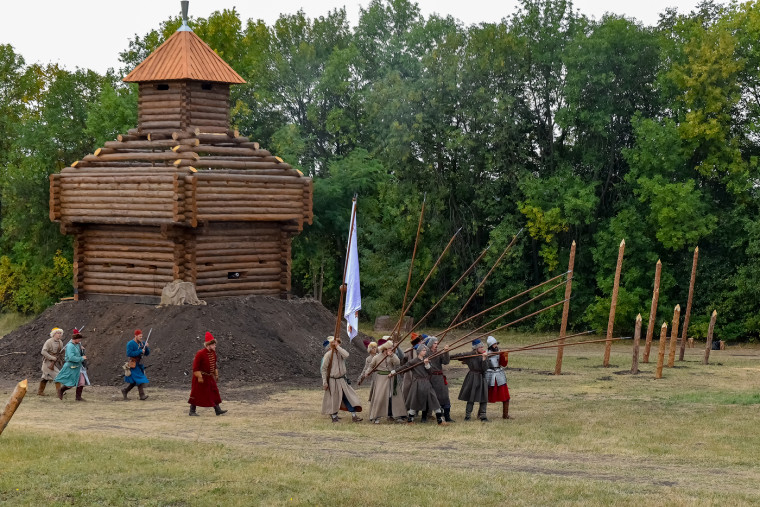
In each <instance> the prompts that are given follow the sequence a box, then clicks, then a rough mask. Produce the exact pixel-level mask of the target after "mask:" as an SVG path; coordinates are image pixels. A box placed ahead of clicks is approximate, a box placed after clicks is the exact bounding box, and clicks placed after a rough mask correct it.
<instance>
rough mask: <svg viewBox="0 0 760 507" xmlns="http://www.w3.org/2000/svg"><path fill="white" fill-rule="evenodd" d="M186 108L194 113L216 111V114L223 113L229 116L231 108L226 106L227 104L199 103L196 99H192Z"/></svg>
mask: <svg viewBox="0 0 760 507" xmlns="http://www.w3.org/2000/svg"><path fill="white" fill-rule="evenodd" d="M185 109H186V110H187V111H188V112H190V113H191V114H193V113H214V114H223V115H225V116H229V113H230V109H229V108H228V107H226V105H225V104H220V103H216V104H198V103H196V102H194V101H190V102H189V103H188V104H187V105H186V106H185Z"/></svg>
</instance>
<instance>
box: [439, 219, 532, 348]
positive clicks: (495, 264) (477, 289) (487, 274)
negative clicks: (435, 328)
mask: <svg viewBox="0 0 760 507" xmlns="http://www.w3.org/2000/svg"><path fill="white" fill-rule="evenodd" d="M522 231H523V228H521V229H520V230H519V231H517V234H515V235H514V237H513V238H512V241H510V242H509V244H508V245H507V248H505V249H504V251H503V252H502V253H501V255H500V256H499V258H498V259H496V262H494V263H493V266H491V269H490V270H489V271H488V273H486V276H484V277H483V279H482V280H481V281H480V283H479V284H478V286H477V287H475V290H474V291H472V294H471V295H470V297H469V298H468V299H467V301H466V302H465V304H464V305H462V309H461V310H459V313H457V314H456V315H455V316H454V318H453V319H451V323H450V324H449V327H448V328H447V329H446V330H445V331H444V332H443V333H441V335H440V336H439V337H438V344H439V346H440V343H441V341H443V339H444V338H446V333H447V332H448V331H449V329H451V328H452V326H453V325H454V323H455V322H456V321H457V319H458V318H459V317H461V315H462V313H463V312H464V309H465V308H467V305H469V304H470V301H472V299H473V298H474V297H475V295H476V294H477V293H478V291H479V290H480V288H481V287H483V284H485V283H486V280H488V277H489V276H491V273H493V272H494V270H495V269H496V266H498V265H499V263H500V262H501V260H502V259H503V258H504V256H505V255H507V252H509V251H510V250H511V249H512V246H514V244H515V243H516V242H517V237H518V236H519V235H520V233H522Z"/></svg>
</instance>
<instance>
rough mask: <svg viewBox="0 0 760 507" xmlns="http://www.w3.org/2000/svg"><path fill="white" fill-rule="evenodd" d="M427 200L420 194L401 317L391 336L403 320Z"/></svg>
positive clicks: (398, 328)
mask: <svg viewBox="0 0 760 507" xmlns="http://www.w3.org/2000/svg"><path fill="white" fill-rule="evenodd" d="M426 201H427V194H423V196H422V208H421V209H420V219H419V220H418V222H417V235H416V236H415V237H414V248H413V249H412V261H411V262H410V263H409V274H408V275H407V277H406V290H404V300H403V301H402V302H401V318H399V320H398V322H397V323H396V325H395V326H394V327H393V330H392V331H391V336H393V335H394V334H395V333H396V332H398V331H400V330H401V325H402V324H403V321H404V309H405V308H406V298H407V296H408V295H409V286H410V285H411V283H412V272H413V271H414V258H415V257H416V256H417V245H418V243H419V241H420V231H421V230H422V217H423V216H425V202H426Z"/></svg>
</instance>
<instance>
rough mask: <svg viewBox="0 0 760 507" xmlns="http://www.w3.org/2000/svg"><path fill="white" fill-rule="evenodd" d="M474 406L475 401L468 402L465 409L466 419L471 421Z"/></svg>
mask: <svg viewBox="0 0 760 507" xmlns="http://www.w3.org/2000/svg"><path fill="white" fill-rule="evenodd" d="M473 408H475V404H474V403H468V404H467V406H466V407H465V409H464V410H465V412H464V420H465V421H469V420H470V419H472V409H473Z"/></svg>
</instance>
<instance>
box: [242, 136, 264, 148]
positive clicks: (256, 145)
mask: <svg viewBox="0 0 760 507" xmlns="http://www.w3.org/2000/svg"><path fill="white" fill-rule="evenodd" d="M240 139H244V138H242V137H241V138H240ZM240 146H242V147H243V148H250V149H252V150H259V149H261V147H260V146H259V143H256V142H253V143H251V142H242V143H240Z"/></svg>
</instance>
